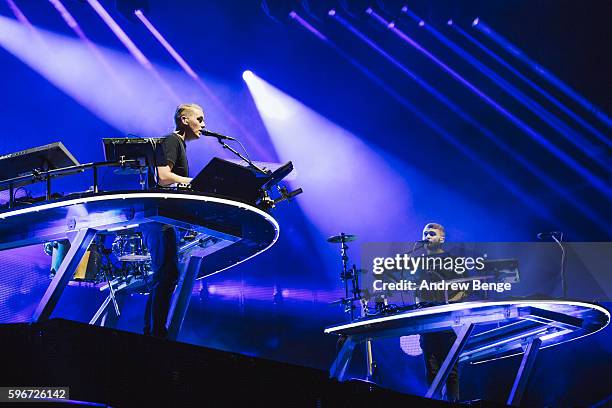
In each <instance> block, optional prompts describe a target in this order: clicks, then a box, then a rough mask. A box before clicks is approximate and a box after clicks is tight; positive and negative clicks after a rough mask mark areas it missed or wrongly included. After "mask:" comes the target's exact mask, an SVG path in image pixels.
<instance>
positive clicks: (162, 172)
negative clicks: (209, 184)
mask: <svg viewBox="0 0 612 408" xmlns="http://www.w3.org/2000/svg"><path fill="white" fill-rule="evenodd" d="M157 179H158V180H157V182H158V184H159V185H160V186H168V185H170V184H174V183H179V184H189V183H191V180H192V179H191V178H190V177H183V176H179V175H178V174H174V173H173V172H172V167H170V166H158V167H157Z"/></svg>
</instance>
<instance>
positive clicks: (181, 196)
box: [0, 192, 280, 276]
mask: <svg viewBox="0 0 612 408" xmlns="http://www.w3.org/2000/svg"><path fill="white" fill-rule="evenodd" d="M141 198H163V199H168V198H171V199H177V200H193V201H203V202H212V203H218V204H225V205H229V206H232V207H238V208H242V209H244V210H247V211H251V212H254V213H256V214H258V215H260V216H262V217H264V218H265V219H266V221H268V222H269V223H270V224H272V225H273V226H274V230H275V232H276V234H275V236H274V240H272V242H271V243H270V245H268V246H267V247H265V248H264V249H262V250H261V251H259V252H256V253H254V254H253V255H251V256H249V257H248V258H245V259H243V260H241V261H240V262H237V263H235V264H233V265H230V266H228V267H227V268H223V269H220V270H218V271H215V272H213V273H211V274H208V275H206V276H211V275H214V274H216V273H219V272H221V271H224V270H226V269H228V268H231V267H232V266H236V265H238V264H241V263H242V262H245V261H247V260H249V259H251V258H253V257H254V256H257V255H259V254H261V253H262V252H264V251H266V250H267V249H269V248H270V247H271V246H272V245H274V243H275V242H276V241H277V240H278V236H279V234H280V227H279V225H278V222H276V220H275V219H274V218H273V217H272V216H271V215H270V214H268V213H266V212H264V211H262V210H260V209H259V208H256V207H253V206H251V205H248V204H245V203H241V202H238V201H233V200H228V199H225V198H218V197H209V196H201V195H195V194H176V193H159V192H155V193H154V192H144V193H143V192H138V193H121V194H112V193H111V194H102V195H95V196H91V197H83V198H74V199H70V200H65V201H56V202H52V203H47V204H42V205H38V206H34V207H28V208H20V209H18V210H13V211H8V212H5V213H0V222H2V220H5V219H7V218H11V217H16V216H18V215H23V214H29V213H36V212H41V211H45V210H50V209H53V208H59V207H69V206H71V205H79V204H87V203H92V202H96V201H110V200H127V199H129V200H133V199H141Z"/></svg>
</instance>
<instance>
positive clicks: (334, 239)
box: [327, 234, 357, 244]
mask: <svg viewBox="0 0 612 408" xmlns="http://www.w3.org/2000/svg"><path fill="white" fill-rule="evenodd" d="M356 239H357V235H353V234H340V235H333V236H331V237H329V238H327V242H331V243H332V244H339V243H341V242H342V241H344V242H352V241H355V240H356Z"/></svg>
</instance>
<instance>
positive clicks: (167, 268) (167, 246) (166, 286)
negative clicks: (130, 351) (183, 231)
mask: <svg viewBox="0 0 612 408" xmlns="http://www.w3.org/2000/svg"><path fill="white" fill-rule="evenodd" d="M140 230H141V232H142V238H143V241H144V243H145V245H146V246H147V248H148V250H149V253H150V254H151V268H152V270H153V275H152V278H151V279H150V280H149V282H148V283H149V288H150V292H149V298H148V299H147V306H146V308H145V315H144V334H147V335H149V334H151V335H153V336H156V337H167V335H168V329H167V328H166V320H167V319H168V311H169V310H170V301H171V299H172V292H174V287H175V286H176V283H177V281H178V277H179V269H178V248H177V242H178V240H177V232H176V229H175V228H174V227H171V226H168V225H163V224H159V223H155V222H151V223H147V224H143V225H142V226H141V227H140Z"/></svg>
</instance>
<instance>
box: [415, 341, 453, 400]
mask: <svg viewBox="0 0 612 408" xmlns="http://www.w3.org/2000/svg"><path fill="white" fill-rule="evenodd" d="M456 338H457V336H456V335H455V333H454V332H452V331H443V332H435V333H427V334H422V335H421V340H420V343H421V349H422V350H423V357H424V358H425V369H426V370H427V384H429V385H431V384H432V383H433V380H434V378H436V375H437V374H438V371H439V370H440V367H442V363H444V360H445V359H446V356H447V355H448V352H449V351H450V349H451V347H452V346H453V343H454V342H455V339H456ZM446 396H447V398H448V399H449V400H450V401H459V366H458V363H455V365H454V366H453V368H452V369H451V372H450V373H449V374H448V378H447V379H446Z"/></svg>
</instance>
